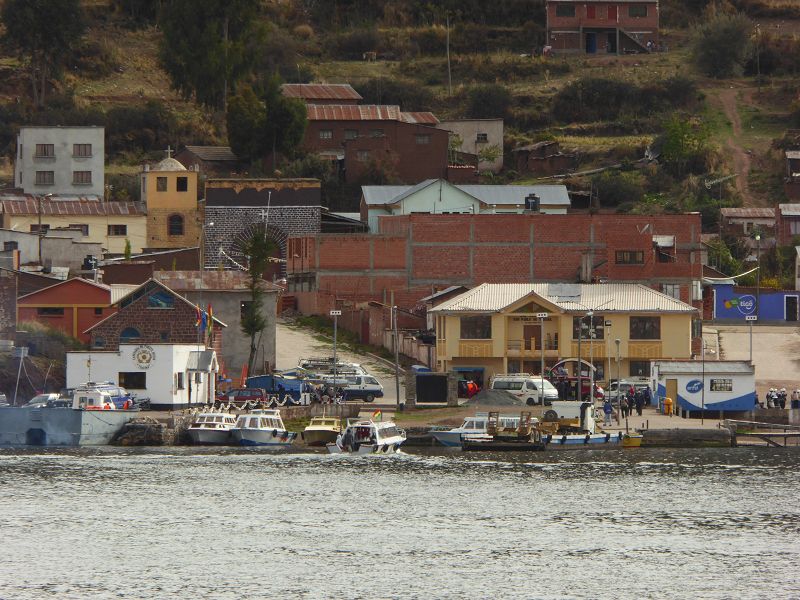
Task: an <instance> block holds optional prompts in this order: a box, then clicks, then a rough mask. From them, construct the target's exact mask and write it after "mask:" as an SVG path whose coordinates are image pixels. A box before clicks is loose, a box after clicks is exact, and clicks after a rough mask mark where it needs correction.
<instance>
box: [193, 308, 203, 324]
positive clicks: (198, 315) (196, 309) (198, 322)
mask: <svg viewBox="0 0 800 600" xmlns="http://www.w3.org/2000/svg"><path fill="white" fill-rule="evenodd" d="M194 310H195V315H196V316H197V320H196V321H195V322H194V326H195V327H200V322H201V320H202V319H201V317H200V307H199V306H195V307H194Z"/></svg>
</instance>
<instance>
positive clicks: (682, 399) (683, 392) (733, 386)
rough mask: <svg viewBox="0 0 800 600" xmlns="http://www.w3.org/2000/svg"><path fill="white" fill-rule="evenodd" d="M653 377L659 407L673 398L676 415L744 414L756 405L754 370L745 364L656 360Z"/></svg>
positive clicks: (742, 362)
mask: <svg viewBox="0 0 800 600" xmlns="http://www.w3.org/2000/svg"><path fill="white" fill-rule="evenodd" d="M652 377H653V388H654V389H655V390H656V396H657V399H658V402H659V406H661V405H663V401H664V399H665V398H672V407H673V411H674V412H675V413H677V414H680V413H681V412H682V411H683V412H690V413H691V412H701V411H704V410H705V411H706V412H709V411H713V412H722V411H726V412H730V411H733V412H743V411H751V410H753V406H754V405H755V398H756V387H755V369H754V368H753V366H752V365H751V364H750V363H749V362H747V361H743V360H706V361H700V360H665V361H660V360H656V361H653V363H652Z"/></svg>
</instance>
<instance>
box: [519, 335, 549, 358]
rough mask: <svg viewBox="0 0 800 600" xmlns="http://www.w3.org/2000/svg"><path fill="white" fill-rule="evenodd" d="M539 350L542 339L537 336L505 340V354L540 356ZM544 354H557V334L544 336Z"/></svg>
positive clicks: (540, 350)
mask: <svg viewBox="0 0 800 600" xmlns="http://www.w3.org/2000/svg"><path fill="white" fill-rule="evenodd" d="M541 352H542V341H541V340H539V339H537V338H530V339H523V340H507V341H506V354H507V355H508V356H540V355H541ZM544 355H545V356H558V334H556V335H555V336H550V335H547V336H546V337H545V339H544Z"/></svg>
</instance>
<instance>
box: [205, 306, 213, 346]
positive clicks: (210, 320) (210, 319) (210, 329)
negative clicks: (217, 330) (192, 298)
mask: <svg viewBox="0 0 800 600" xmlns="http://www.w3.org/2000/svg"><path fill="white" fill-rule="evenodd" d="M206 309H207V311H208V341H209V343H211V338H212V335H213V333H214V312H213V311H212V309H211V304H208V305H207V306H206Z"/></svg>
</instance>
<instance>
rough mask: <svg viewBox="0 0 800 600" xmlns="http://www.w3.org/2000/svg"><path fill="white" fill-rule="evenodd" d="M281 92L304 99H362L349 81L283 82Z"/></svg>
mask: <svg viewBox="0 0 800 600" xmlns="http://www.w3.org/2000/svg"><path fill="white" fill-rule="evenodd" d="M281 92H282V93H283V95H284V96H286V97H287V98H303V99H304V100H362V97H361V94H359V93H358V92H357V91H355V90H354V89H353V88H352V86H351V85H350V84H349V83H284V84H283V85H282V86H281Z"/></svg>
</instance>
